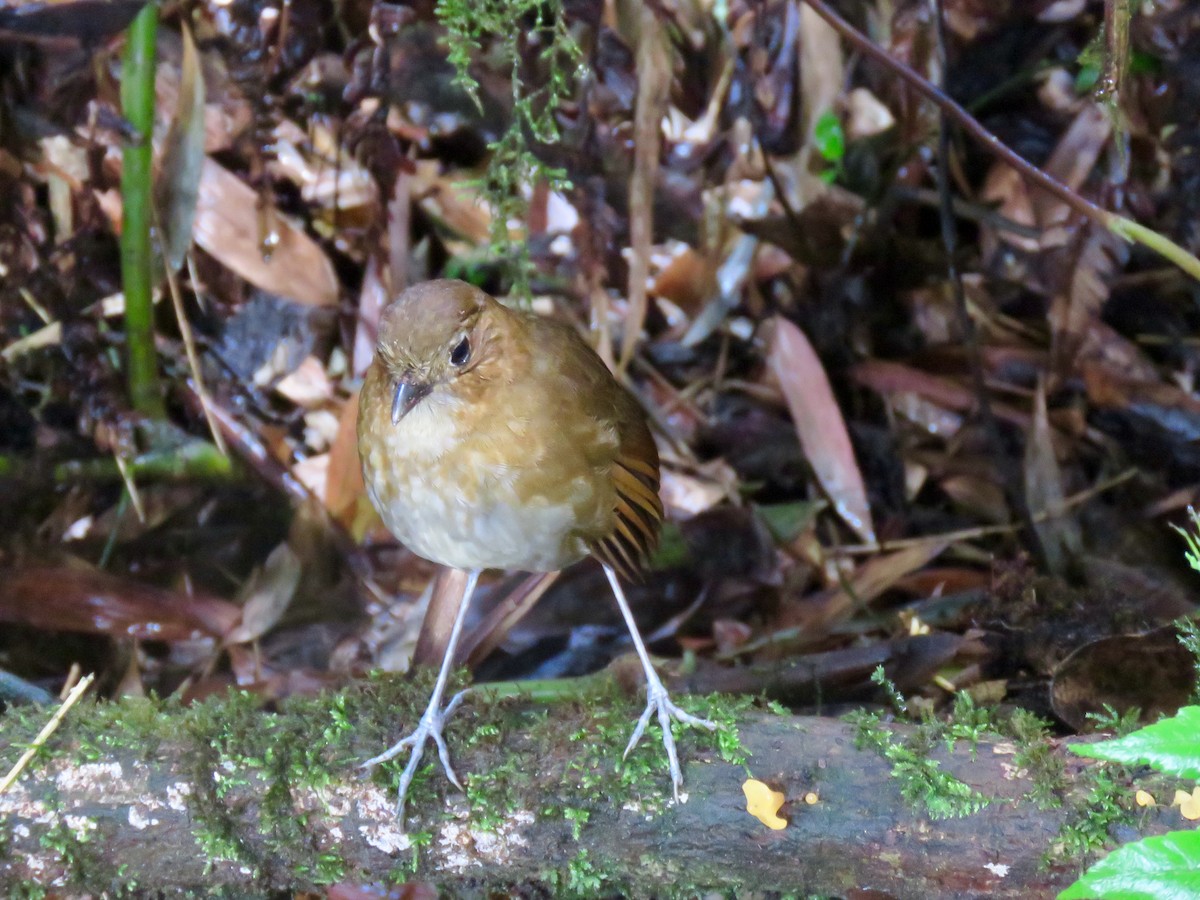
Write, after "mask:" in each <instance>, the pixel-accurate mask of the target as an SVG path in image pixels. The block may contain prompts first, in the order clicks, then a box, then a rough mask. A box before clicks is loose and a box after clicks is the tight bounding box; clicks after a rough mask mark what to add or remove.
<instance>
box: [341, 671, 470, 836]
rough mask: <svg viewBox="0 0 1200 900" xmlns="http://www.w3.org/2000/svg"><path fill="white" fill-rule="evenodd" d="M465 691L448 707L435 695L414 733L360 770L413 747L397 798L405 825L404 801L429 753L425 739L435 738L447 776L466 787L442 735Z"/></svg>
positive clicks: (460, 788)
mask: <svg viewBox="0 0 1200 900" xmlns="http://www.w3.org/2000/svg"><path fill="white" fill-rule="evenodd" d="M465 693H466V691H459V692H458V693H457V694H455V695H454V698H453V699H452V700H451V701H450V702H449V703H447V704H446V708H445V709H438V698H437V697H436V696H435V697H434V698H433V699H432V700H431V701H430V703H429V707H428V708H427V709H426V710H425V714H424V715H423V716H421V721H420V724H418V725H417V727H416V729H414V730H413V732H412V733H411V734H409V735H408V736H407V737H403V738H401V739H400V740H398V741H397V742H396V743H394V744H393V745H392V746H391V747H389V748H388V749H387V750H385V751H384V752H383V753H380V754H379V755H378V756H375V757H372V758H371V759H368V760H367V761H366V762H365V763H362V764H361V765H360V766H359V768H360V769H368V768H371V767H372V766H377V765H379V764H380V763H383V762H387V761H388V760H389V759H393V758H395V757H396V756H399V755H400V753H402V752H403V751H404V750H406V749H409V748H412V756H410V757H409V758H408V765H407V766H405V767H404V772H403V773H402V774H401V775H400V790H399V796H398V797H397V799H396V818H397V819H399V820H400V825H401V827H403V826H404V801H405V798H406V797H407V796H408V787H409V785H410V784H412V780H413V776H415V775H416V774H417V766H419V765H420V764H421V756H422V754H424V752H425V742H426V741H427V740H429V739H430V738H433V742H434V743H435V744H437V749H438V757H439V758H440V759H441V760H442V768H443V769H444V770H445V772H446V777H447V778H449V779H450V782H451V783H452V784H453V785H454V786H455V787H456V788H458V789H459V790H460V791H461V790H463V786H462V784H461V782H459V780H458V776H457V775H455V774H454V767H453V766H451V765H450V751H449V749H447V747H446V739H445V738H444V737H442V728H443V726H444V725H445V724H446V721H447V720H448V719H449V718H450V716H452V715H453V714H454V711H455V710H456V709H458V707H459V705H460V704H461V703H462V701H463V695H464V694H465Z"/></svg>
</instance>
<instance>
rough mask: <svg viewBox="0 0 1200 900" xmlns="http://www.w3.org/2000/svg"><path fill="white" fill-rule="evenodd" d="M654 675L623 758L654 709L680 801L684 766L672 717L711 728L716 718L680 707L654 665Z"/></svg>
mask: <svg viewBox="0 0 1200 900" xmlns="http://www.w3.org/2000/svg"><path fill="white" fill-rule="evenodd" d="M649 674H652V675H653V680H647V683H646V708H645V709H644V710H643V711H642V715H641V718H639V719H638V723H637V727H636V728H634V729H633V735H632V736H631V737H630V738H629V744H628V745H627V746H626V747H625V753H624V755H623V756H622V757H621V758H622V759H624V758H625V757H626V756H628V755H629V751H630V750H632V749H633V748H634V747H635V746H636V745H637V742H638V741H639V740H641V737H642V735H643V734H645V732H646V726H647V725H649V724H650V717H651V716H652V715H654V714H655V713H657V714H658V724H659V726H660V727H661V728H662V735H663V747H665V748H666V751H667V763H668V765H669V767H670V770H671V790H672V793H673V794H674V796H675V802H676V803H678V802H679V789H680V788H681V787H683V770H682V769H680V767H679V753H678V751H677V750H676V749H675V735H674V734H672V733H671V720H672V719H676V720H678V721H680V722H682V723H683V724H685V725H692V726H694V727H696V728H706V729H708V730H709V731H715V730H716V728H717V725H716V723H715V722H710V721H709V720H708V719H701V718H699V717H697V716H693V715H692V714H691V713H689V712H686V711H685V710H682V709H680V708H679V707H678V706H676V705H675V704H674V703H673V702H671V697H670V695H669V694H668V693H667V689H666V687H664V686H663V683H662V681H660V680H659V678H658V674H657V673H655V672H654V670H653V669H651V670H650V673H649Z"/></svg>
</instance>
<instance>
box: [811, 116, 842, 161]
mask: <svg viewBox="0 0 1200 900" xmlns="http://www.w3.org/2000/svg"><path fill="white" fill-rule="evenodd" d="M813 142H814V143H815V144H816V147H817V152H818V153H820V154H821V158H822V159H824V160H825V161H826V162H831V163H840V162H841V161H842V159H843V158H844V157H845V155H846V133H845V132H844V131H842V123H841V122H840V121H838V117H837V114H836V113H834V112H833V110H826V111H825V112H823V113H821V117H820V118H819V119H817V124H816V125H814V126H813Z"/></svg>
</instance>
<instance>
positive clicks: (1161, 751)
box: [1071, 706, 1200, 779]
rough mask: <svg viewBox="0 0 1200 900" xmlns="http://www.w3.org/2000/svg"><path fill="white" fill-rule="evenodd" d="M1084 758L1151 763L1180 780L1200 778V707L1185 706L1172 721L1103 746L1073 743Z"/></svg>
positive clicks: (1143, 729)
mask: <svg viewBox="0 0 1200 900" xmlns="http://www.w3.org/2000/svg"><path fill="white" fill-rule="evenodd" d="M1071 750H1073V751H1074V752H1075V753H1078V754H1079V755H1080V756H1090V757H1092V758H1093V759H1106V760H1108V761H1109V762H1119V763H1125V764H1126V765H1142V764H1149V765H1151V766H1153V767H1154V768H1156V769H1158V770H1159V771H1160V772H1166V773H1167V774H1169V775H1174V776H1176V777H1178V778H1192V779H1200V706H1185V707H1183V708H1182V709H1180V710H1179V712H1177V713H1176V714H1175V715H1173V716H1171V718H1169V719H1163V720H1162V721H1161V722H1155V723H1154V724H1153V725H1147V726H1146V727H1145V728H1142V729H1141V730H1139V731H1135V732H1134V733H1133V734H1127V735H1125V737H1123V738H1117V739H1116V740H1111V741H1102V742H1101V743H1099V744H1073V745H1071Z"/></svg>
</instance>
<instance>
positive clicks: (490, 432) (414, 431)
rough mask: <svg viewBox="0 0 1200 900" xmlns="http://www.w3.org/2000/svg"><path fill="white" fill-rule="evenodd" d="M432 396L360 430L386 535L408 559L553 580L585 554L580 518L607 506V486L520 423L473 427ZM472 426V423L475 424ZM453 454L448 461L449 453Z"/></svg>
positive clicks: (437, 395)
mask: <svg viewBox="0 0 1200 900" xmlns="http://www.w3.org/2000/svg"><path fill="white" fill-rule="evenodd" d="M459 412H460V410H459V408H457V407H456V406H455V402H454V401H453V400H452V399H450V398H449V397H447V396H446V395H445V394H442V393H440V392H435V393H434V394H432V395H430V396H429V397H428V398H426V400H425V401H424V402H422V403H421V404H419V405H418V406H417V407H416V408H415V409H413V410H412V412H410V413H409V414H408V415H407V416H405V417H404V418H403V419H401V420H400V422H399V423H397V424H395V425H393V424H392V422H391V420H390V418H388V417H386V416H379V417H375V418H374V420H373V421H372V422H371V423H364V426H365V428H366V430H369V431H371V434H370V435H369V436H368V438H369V439H368V440H366V441H360V448H361V451H362V463H363V476H364V480H365V482H366V486H367V490H368V492H369V493H370V496H371V499H372V501H373V502H374V504H375V506H376V508H377V509H378V510H379V511H380V514H381V516H382V517H383V520H384V523H385V524H386V525H387V527H388V529H389V530H390V531H391V532H392V533H393V534H395V535H396V537H397V538H398V539H399V540H400V541H401V542H403V543H404V544H405V545H406V546H407V547H409V549H411V550H412V551H413V552H415V553H417V554H419V555H421V556H423V557H425V558H426V559H430V560H432V561H434V562H437V563H441V564H442V565H447V566H454V567H456V568H462V569H475V568H486V569H492V568H495V569H522V570H525V571H553V570H555V569H560V568H563V567H564V566H566V565H569V564H571V563H573V562H575V561H577V560H579V559H582V558H583V557H584V556H586V555H587V552H588V548H587V546H586V544H585V541H584V540H583V538H582V537H580V535H579V526H580V521H579V519H580V516H581V510H582V511H584V512H583V514H584V515H590V513H588V512H587V511H589V510H592V509H597V508H601V506H602V505H603V504H604V503H606V502H607V503H608V504H609V507H610V508H611V500H610V499H609V500H606V499H605V498H603V497H599V496H597V494H598V493H603V492H604V490H605V488H606V485H601V484H597V483H596V480H595V479H594V478H589V477H587V474H586V473H580V472H579V470H578V469H577V470H576V474H575V475H574V477H566V478H565V479H564V478H563V477H562V475H563V474H565V473H562V472H560V471H558V470H560V469H561V468H562V461H561V460H555V459H554V458H553V456H554V454H553V453H552V452H551V448H550V447H548V446H547V445H546V442H545V441H539V440H538V433H539V432H541V431H542V430H543V429H542V428H541V427H537V426H536V425H532V424H531V423H529V422H527V421H491V422H484V423H478V422H477V423H476V427H474V428H471V429H469V430H466V429H463V428H462V427H461V426H460V425H459V423H460V422H462V421H463V420H464V419H467V418H470V417H468V416H462V415H459V414H458V413H459ZM475 418H476V419H478V417H475ZM450 451H453V452H450Z"/></svg>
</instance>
